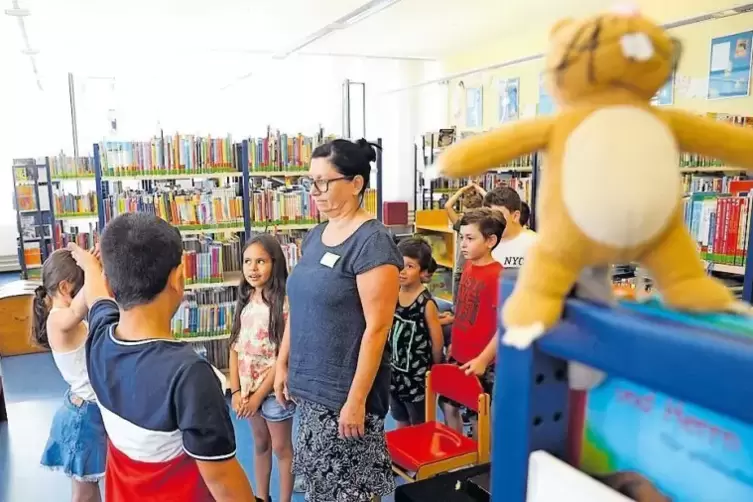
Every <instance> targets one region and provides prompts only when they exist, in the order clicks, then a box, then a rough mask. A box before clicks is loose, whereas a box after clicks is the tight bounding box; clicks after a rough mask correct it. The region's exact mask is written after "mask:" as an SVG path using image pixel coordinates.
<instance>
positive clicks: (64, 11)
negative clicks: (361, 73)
mask: <svg viewBox="0 0 753 502" xmlns="http://www.w3.org/2000/svg"><path fill="white" fill-rule="evenodd" d="M18 3H19V5H20V6H21V7H23V8H28V9H29V10H30V11H31V16H30V17H28V18H26V25H27V31H28V36H29V41H30V44H31V46H32V47H33V48H34V49H37V50H39V51H40V52H39V56H38V62H39V70H40V73H41V74H42V75H43V77H44V76H46V75H50V74H65V73H67V72H68V71H73V72H75V73H77V74H86V75H106V76H112V75H122V74H127V75H132V76H138V77H139V78H144V77H146V78H147V79H148V78H150V77H152V76H154V77H157V76H163V75H165V74H167V75H174V76H175V78H176V79H184V78H191V80H192V81H206V83H207V85H220V86H221V85H223V84H224V83H225V82H227V81H228V79H232V78H237V77H240V76H242V75H245V74H247V73H249V72H251V71H254V72H258V71H259V69H260V68H263V65H265V64H269V60H270V59H271V58H270V55H271V54H272V53H277V52H280V51H284V50H285V49H287V48H289V47H291V46H294V45H296V43H297V42H299V41H300V40H303V39H305V38H306V37H307V36H309V35H310V34H311V33H314V32H316V31H317V30H319V29H320V28H322V27H324V26H326V25H328V24H330V23H332V22H333V21H335V20H337V19H338V18H341V17H342V16H345V15H347V14H348V13H350V12H352V11H353V10H354V9H356V8H358V7H359V6H361V5H363V4H364V3H366V0H274V1H269V0H214V1H213V2H208V1H207V0H18ZM611 4H612V0H578V1H577V2H575V1H569V2H566V1H562V0H401V1H399V2H397V3H396V4H395V5H393V6H391V7H388V8H387V9H385V10H383V11H381V12H379V13H377V14H375V15H373V16H371V17H369V18H367V19H366V20H364V21H362V22H359V23H357V24H355V25H354V26H351V27H348V28H347V29H343V30H339V31H336V32H334V33H332V34H329V35H327V36H325V37H323V38H321V39H319V40H317V41H316V42H314V43H312V44H310V45H309V46H307V47H305V48H304V49H302V51H301V52H302V53H318V54H341V55H344V54H347V55H361V56H373V57H400V58H428V59H436V58H441V57H442V56H444V55H447V54H448V53H451V52H455V51H458V50H462V49H465V48H467V47H469V46H473V45H475V44H478V43H480V42H481V41H483V40H487V39H490V38H499V37H500V34H505V35H514V34H515V33H516V32H519V31H521V30H542V29H546V27H547V26H549V25H550V24H551V23H552V22H553V21H554V20H555V19H557V18H559V17H561V16H563V15H580V14H585V13H589V12H593V11H596V10H599V9H603V8H605V7H607V6H609V5H611ZM0 5H1V6H2V7H3V9H2V10H5V9H6V8H10V7H12V5H13V2H12V0H2V1H0ZM0 44H2V45H3V49H6V51H4V52H5V53H6V59H7V58H8V57H11V58H12V59H15V60H23V62H19V63H18V64H19V65H21V67H26V68H27V70H28V69H29V68H30V66H29V65H28V60H27V59H26V58H20V57H18V55H19V51H20V49H21V48H22V47H23V44H22V40H21V35H20V32H19V29H18V27H17V26H16V22H15V19H13V18H10V17H8V16H2V17H0ZM8 54H10V56H8ZM5 66H6V67H7V64H6V65H5Z"/></svg>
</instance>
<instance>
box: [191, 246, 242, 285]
mask: <svg viewBox="0 0 753 502" xmlns="http://www.w3.org/2000/svg"><path fill="white" fill-rule="evenodd" d="M242 250H243V242H242V241H241V240H240V239H238V238H237V237H232V238H230V239H227V240H225V241H216V240H213V239H207V238H204V239H196V238H194V239H184V240H183V270H184V275H185V279H186V284H202V283H210V284H211V283H218V282H222V281H224V280H225V274H226V273H227V272H237V271H240V270H241V264H242V261H243V260H242Z"/></svg>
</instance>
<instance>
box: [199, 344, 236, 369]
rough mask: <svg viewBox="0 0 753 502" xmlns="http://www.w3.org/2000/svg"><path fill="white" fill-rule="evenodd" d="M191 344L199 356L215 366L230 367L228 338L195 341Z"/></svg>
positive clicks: (219, 367)
mask: <svg viewBox="0 0 753 502" xmlns="http://www.w3.org/2000/svg"><path fill="white" fill-rule="evenodd" d="M191 345H192V346H193V349H194V350H195V351H196V353H197V354H199V356H201V357H203V358H204V359H206V360H207V361H208V362H209V364H211V365H212V366H214V367H215V368H217V369H220V370H224V369H227V368H229V367H230V342H229V341H228V339H227V338H225V339H219V340H207V341H202V342H194V343H191Z"/></svg>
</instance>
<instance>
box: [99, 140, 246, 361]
mask: <svg viewBox="0 0 753 502" xmlns="http://www.w3.org/2000/svg"><path fill="white" fill-rule="evenodd" d="M234 149H235V147H234V145H233V143H232V140H231V138H229V137H226V138H212V137H199V136H190V135H177V134H176V135H174V136H165V135H164V134H161V135H160V136H158V137H155V138H152V139H151V140H149V141H141V142H103V143H99V144H95V145H94V169H93V171H94V178H95V184H96V198H97V207H98V209H99V210H98V213H97V218H98V224H99V228H104V227H105V225H106V224H107V222H108V221H110V220H111V219H112V218H114V217H115V216H117V215H119V214H123V213H126V212H136V211H139V212H149V213H153V214H156V215H157V216H159V217H161V218H163V219H165V220H166V221H168V222H170V223H171V224H172V225H174V226H175V227H176V228H177V229H178V230H179V231H180V234H181V236H182V238H183V251H184V264H183V266H184V274H185V279H186V294H185V297H184V303H183V304H182V305H181V307H180V308H179V309H178V312H176V314H175V316H174V318H173V323H172V327H173V333H174V335H175V336H176V338H180V339H184V340H186V341H190V342H193V343H195V344H196V345H195V349H196V350H197V352H199V353H200V354H202V355H204V356H205V357H206V358H207V359H208V360H209V361H210V362H211V363H212V364H213V365H215V366H216V367H217V368H221V369H224V368H227V367H228V354H229V353H228V347H227V339H228V338H229V336H230V327H231V322H232V319H233V310H234V307H235V301H236V294H237V291H236V287H237V285H238V284H239V280H240V271H241V249H242V246H243V242H244V241H245V235H247V233H246V231H247V228H246V220H247V219H246V218H245V215H244V208H247V207H248V205H247V203H246V201H247V192H244V191H243V183H242V181H243V180H244V179H245V178H246V176H244V170H245V171H246V173H247V168H244V166H243V165H242V164H241V163H239V162H237V158H236V155H235V153H234ZM155 251H156V250H155Z"/></svg>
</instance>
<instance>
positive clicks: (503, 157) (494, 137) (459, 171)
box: [437, 117, 554, 178]
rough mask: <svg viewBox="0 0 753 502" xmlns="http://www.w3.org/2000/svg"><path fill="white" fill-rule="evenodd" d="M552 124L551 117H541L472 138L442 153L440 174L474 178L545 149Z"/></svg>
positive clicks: (439, 160)
mask: <svg viewBox="0 0 753 502" xmlns="http://www.w3.org/2000/svg"><path fill="white" fill-rule="evenodd" d="M553 125H554V120H553V119H552V118H550V117H542V118H536V119H530V120H521V121H518V122H515V123H514V124H510V125H506V126H503V127H500V128H499V129H495V130H493V131H489V132H485V133H483V134H478V135H476V136H471V137H470V138H467V139H464V140H462V141H460V142H458V143H455V144H454V145H452V146H451V147H449V148H448V149H447V150H445V151H444V152H442V154H441V155H440V156H439V159H438V162H437V163H438V167H439V172H440V173H441V174H442V175H444V176H449V177H455V178H460V177H463V176H475V175H477V174H481V173H483V172H484V171H487V170H489V169H493V168H495V167H498V166H502V165H504V164H506V163H508V162H510V161H511V160H514V159H516V158H518V157H520V156H521V155H525V154H527V153H532V152H535V151H537V150H542V149H544V148H545V147H546V146H547V143H548V139H549V132H550V130H551V128H552V126H553Z"/></svg>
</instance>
